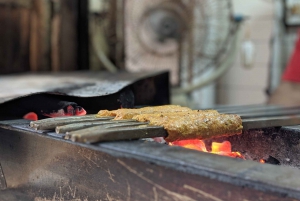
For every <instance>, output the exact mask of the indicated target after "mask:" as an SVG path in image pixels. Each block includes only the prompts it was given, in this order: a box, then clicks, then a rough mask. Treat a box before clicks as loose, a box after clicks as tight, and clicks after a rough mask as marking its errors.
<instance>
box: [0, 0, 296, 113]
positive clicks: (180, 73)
mask: <svg viewBox="0 0 300 201" xmlns="http://www.w3.org/2000/svg"><path fill="white" fill-rule="evenodd" d="M299 26H300V0H251V1H244V0H222V1H220V0H152V1H148V0H0V74H1V75H8V74H15V73H23V72H45V71H49V72H50V71H54V72H58V71H77V70H88V71H109V72H111V73H116V72H119V71H129V72H139V71H156V70H169V71H170V86H171V88H172V90H171V95H172V103H174V104H181V105H187V106H190V107H194V108H200V107H213V106H214V105H246V104H260V103H265V102H266V101H267V99H268V96H269V94H270V93H272V92H273V91H274V90H275V89H276V88H277V87H278V85H279V83H280V80H281V75H282V72H283V70H284V68H285V66H286V64H287V62H288V60H289V57H290V55H291V52H292V50H293V48H294V45H295V40H296V35H297V28H298V27H299Z"/></svg>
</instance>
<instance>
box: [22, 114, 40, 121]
mask: <svg viewBox="0 0 300 201" xmlns="http://www.w3.org/2000/svg"><path fill="white" fill-rule="evenodd" d="M23 119H27V120H31V121H36V120H38V116H37V114H36V113H34V112H29V113H27V114H25V115H24V116H23Z"/></svg>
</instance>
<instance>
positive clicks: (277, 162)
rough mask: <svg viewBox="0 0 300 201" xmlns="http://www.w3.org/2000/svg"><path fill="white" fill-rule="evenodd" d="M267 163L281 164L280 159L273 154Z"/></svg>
mask: <svg viewBox="0 0 300 201" xmlns="http://www.w3.org/2000/svg"><path fill="white" fill-rule="evenodd" d="M265 163H269V164H273V165H280V161H279V160H277V159H276V158H274V157H273V156H269V158H268V159H267V160H265Z"/></svg>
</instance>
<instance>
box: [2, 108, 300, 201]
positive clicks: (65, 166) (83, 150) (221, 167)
mask: <svg viewBox="0 0 300 201" xmlns="http://www.w3.org/2000/svg"><path fill="white" fill-rule="evenodd" d="M216 109H217V110H218V111H219V112H224V113H237V114H240V115H241V116H242V118H243V117H244V118H254V117H256V118H258V117H260V118H265V119H267V118H270V117H273V116H274V115H275V114H276V115H292V114H295V113H297V111H298V110H299V108H282V107H277V106H266V105H253V106H243V107H238V106H231V107H230V106H227V107H219V108H216ZM0 133H1V134H0V163H1V171H0V173H1V174H2V175H0V176H1V177H0V178H1V179H0V185H1V186H0V187H1V188H2V189H4V190H2V192H3V194H1V195H0V197H2V198H3V200H4V199H5V198H6V199H7V198H12V197H13V198H15V199H17V198H18V197H20V196H21V197H24V199H23V200H25V198H28V200H32V199H37V200H38V199H40V200H43V199H56V200H59V199H61V200H62V199H64V200H72V199H73V200H76V199H77V200H85V199H86V200H214V201H216V200H217V201H218V200H298V199H300V189H299V187H300V178H299V175H300V170H299V167H300V160H299V158H300V157H299V155H300V147H299V144H300V142H299V140H300V135H299V134H300V127H299V126H283V127H270V128H264V129H250V130H246V131H244V132H243V134H241V135H236V136H230V137H222V138H216V139H213V140H212V139H209V140H205V143H206V145H207V147H209V146H210V144H211V142H212V141H224V140H228V141H230V142H231V144H232V149H233V151H239V152H241V153H242V154H243V155H244V156H245V157H246V158H247V159H248V160H241V159H233V158H228V157H223V156H218V155H214V154H209V153H203V152H198V151H194V150H189V149H185V148H182V147H176V146H167V145H165V144H159V143H156V142H149V141H144V140H131V141H130V140H127V141H115V142H102V143H95V144H85V143H79V142H72V141H70V140H66V139H64V137H63V135H61V134H56V133H55V132H49V131H45V130H34V129H32V128H31V127H30V126H29V121H26V120H12V121H2V122H1V128H0ZM259 159H265V161H266V162H267V163H271V164H260V163H258V162H256V161H258V160H259ZM274 164H276V165H274ZM10 200H12V199H10Z"/></svg>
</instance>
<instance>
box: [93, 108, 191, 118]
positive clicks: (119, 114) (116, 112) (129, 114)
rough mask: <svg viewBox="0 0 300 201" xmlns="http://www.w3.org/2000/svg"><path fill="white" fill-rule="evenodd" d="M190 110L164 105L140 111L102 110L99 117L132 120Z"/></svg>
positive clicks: (140, 109)
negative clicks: (156, 114) (150, 115)
mask: <svg viewBox="0 0 300 201" xmlns="http://www.w3.org/2000/svg"><path fill="white" fill-rule="evenodd" d="M189 111H192V110H191V109H190V108H187V107H181V106H179V105H163V106H154V107H143V108H139V109H118V110H111V111H109V110H100V111H99V112H98V115H97V116H98V117H103V116H114V117H115V118H114V120H121V119H132V118H133V117H134V116H136V115H139V114H155V113H159V114H161V113H170V112H189Z"/></svg>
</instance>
